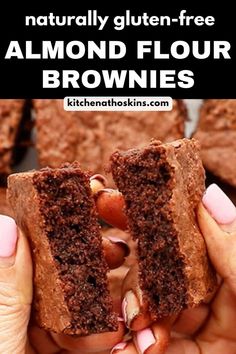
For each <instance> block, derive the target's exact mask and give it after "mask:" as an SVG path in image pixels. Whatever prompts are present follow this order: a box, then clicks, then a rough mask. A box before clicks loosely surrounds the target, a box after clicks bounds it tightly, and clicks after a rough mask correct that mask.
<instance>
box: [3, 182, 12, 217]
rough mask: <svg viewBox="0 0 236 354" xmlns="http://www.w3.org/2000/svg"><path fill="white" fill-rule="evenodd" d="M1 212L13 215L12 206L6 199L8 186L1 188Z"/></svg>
mask: <svg viewBox="0 0 236 354" xmlns="http://www.w3.org/2000/svg"><path fill="white" fill-rule="evenodd" d="M0 214H2V215H8V216H12V213H11V208H10V207H9V205H8V203H7V200H6V188H0Z"/></svg>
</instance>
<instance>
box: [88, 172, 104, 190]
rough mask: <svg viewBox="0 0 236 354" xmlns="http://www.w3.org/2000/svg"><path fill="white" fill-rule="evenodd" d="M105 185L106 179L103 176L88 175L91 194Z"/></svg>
mask: <svg viewBox="0 0 236 354" xmlns="http://www.w3.org/2000/svg"><path fill="white" fill-rule="evenodd" d="M106 185H107V180H106V178H105V177H104V176H102V175H100V174H96V175H93V176H92V177H90V188H91V189H92V193H93V194H96V193H97V192H98V191H99V190H100V189H103V188H105V187H106Z"/></svg>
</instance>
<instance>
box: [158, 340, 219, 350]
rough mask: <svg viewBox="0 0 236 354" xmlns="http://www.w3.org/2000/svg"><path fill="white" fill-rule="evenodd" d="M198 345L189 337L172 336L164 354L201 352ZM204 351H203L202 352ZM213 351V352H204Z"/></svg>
mask: <svg viewBox="0 0 236 354" xmlns="http://www.w3.org/2000/svg"><path fill="white" fill-rule="evenodd" d="M201 353H203V352H201V351H200V348H199V346H198V345H197V344H196V343H195V342H194V341H192V340H190V339H176V338H173V339H172V340H171V342H170V345H169V346H168V348H167V350H166V352H165V354H201ZM204 353H205V352H204ZM206 353H209V354H210V353H214V352H206Z"/></svg>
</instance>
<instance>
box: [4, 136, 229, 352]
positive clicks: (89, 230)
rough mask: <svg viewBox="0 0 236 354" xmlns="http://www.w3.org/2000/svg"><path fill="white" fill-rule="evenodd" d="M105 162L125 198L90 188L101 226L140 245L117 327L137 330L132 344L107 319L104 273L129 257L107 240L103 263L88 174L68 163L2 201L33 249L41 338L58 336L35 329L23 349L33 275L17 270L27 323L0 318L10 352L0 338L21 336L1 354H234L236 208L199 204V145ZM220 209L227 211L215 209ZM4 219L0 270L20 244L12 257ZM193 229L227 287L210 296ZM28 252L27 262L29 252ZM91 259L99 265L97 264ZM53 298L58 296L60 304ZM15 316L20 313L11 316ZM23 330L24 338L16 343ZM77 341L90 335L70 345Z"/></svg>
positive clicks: (208, 270) (212, 281)
mask: <svg viewBox="0 0 236 354" xmlns="http://www.w3.org/2000/svg"><path fill="white" fill-rule="evenodd" d="M111 162H112V165H111V169H112V172H113V177H114V180H115V182H116V184H117V186H118V188H119V190H120V191H121V192H122V193H123V194H121V193H120V192H118V191H114V190H109V189H102V190H101V188H103V187H104V186H103V179H102V178H101V177H98V178H93V179H92V180H90V187H92V190H93V191H94V192H96V197H95V202H96V206H97V211H98V213H99V215H100V217H101V218H103V219H104V220H105V221H107V222H108V223H109V224H111V225H114V226H116V227H119V228H121V229H126V228H127V225H128V228H129V230H130V232H131V235H132V236H133V238H134V239H136V240H137V250H138V252H137V255H138V262H137V263H138V267H137V264H136V265H135V266H134V267H133V268H132V269H131V270H130V272H129V273H128V275H127V276H126V279H125V280H124V284H123V290H122V291H123V298H124V299H123V306H122V308H123V315H124V316H123V317H124V320H125V322H126V325H127V327H128V328H130V329H131V330H132V331H131V336H129V337H128V336H125V337H124V334H125V326H124V323H123V322H120V323H119V324H118V321H117V314H116V315H115V313H114V312H113V311H112V306H110V305H111V299H110V298H109V296H110V295H109V292H108V288H107V282H106V274H105V272H106V271H107V267H106V266H105V264H106V263H107V264H109V266H110V268H115V267H117V266H119V265H121V264H122V262H123V260H124V257H125V256H126V255H127V253H128V250H127V248H126V246H125V245H124V243H123V242H122V241H121V242H119V241H118V242H117V240H114V238H111V239H110V240H109V239H106V241H104V242H103V248H104V251H105V252H103V251H102V249H101V238H100V235H99V232H98V225H97V221H96V218H94V216H95V215H96V214H97V212H96V210H95V209H96V208H95V204H94V200H93V198H92V193H91V188H89V179H88V174H86V173H85V174H84V172H83V171H82V170H81V169H80V167H79V165H78V164H77V163H74V164H72V165H69V164H66V165H65V166H62V167H61V168H60V169H55V170H52V169H43V170H41V171H38V172H37V171H31V172H29V173H22V174H16V175H13V176H11V177H10V178H9V190H8V196H9V201H10V203H11V206H12V208H13V210H14V215H15V217H16V220H17V223H18V225H19V226H20V227H21V228H22V230H23V231H24V233H25V234H26V235H27V236H29V239H30V240H31V242H32V251H33V253H32V255H33V260H34V265H35V266H36V268H35V272H34V274H35V276H34V286H35V295H34V308H35V310H36V315H37V316H36V319H37V321H38V324H39V325H40V326H41V327H42V328H45V329H47V330H48V331H50V330H51V331H53V332H55V333H54V334H50V333H49V332H45V331H43V330H42V329H39V328H38V327H36V324H35V322H33V318H32V320H31V325H30V326H29V343H31V344H32V348H31V347H30V344H26V340H27V322H28V319H29V313H30V302H31V297H32V291H31V287H32V274H31V268H30V267H29V270H28V271H29V272H28V273H24V269H25V265H24V264H23V263H22V265H23V266H22V272H20V273H19V274H20V275H21V277H18V276H17V274H18V272H16V271H15V272H13V277H11V276H10V283H12V284H11V285H12V288H13V289H15V290H16V293H17V294H19V296H18V295H17V301H16V303H17V305H19V308H20V310H22V308H23V311H24V314H21V316H20V317H21V318H22V319H25V326H24V325H22V322H21V324H19V321H18V320H17V318H18V317H17V315H15V316H12V324H11V321H9V319H8V318H7V317H3V318H2V322H3V323H2V326H1V327H2V328H3V332H2V333H3V341H2V345H3V346H4V342H5V343H7V340H6V338H4V333H6V332H7V329H9V327H11V328H12V331H11V335H10V336H8V337H9V338H14V334H16V333H17V339H18V342H17V341H14V343H13V345H15V347H11V346H10V345H12V342H11V341H10V344H9V343H7V344H6V345H7V349H6V347H3V353H4V350H5V349H6V350H5V352H6V353H7V352H8V351H9V349H10V350H12V348H13V349H14V353H22V352H23V353H24V352H25V351H26V349H25V348H26V345H28V348H27V350H28V352H29V353H31V352H32V353H34V349H35V350H36V351H37V353H40V354H41V353H44V354H49V353H50V354H51V353H61V354H62V353H63V354H76V353H78V352H80V353H84V352H97V353H101V354H105V353H106V354H107V350H109V348H112V347H113V350H112V352H115V351H121V352H122V351H123V353H127V354H129V353H131V354H132V353H137V352H138V353H147V354H149V353H150V354H152V353H168V354H183V353H185V354H193V353H194V354H195V353H196V354H198V353H200V352H201V353H202V354H211V353H213V352H214V354H218V352H219V353H222V351H223V350H225V349H226V348H227V354H231V353H232V354H233V353H234V352H235V351H234V349H235V341H236V340H235V334H234V332H233V330H232V329H231V328H230V326H231V325H232V323H234V321H235V317H236V306H235V304H234V303H235V298H236V289H235V288H236V286H235V278H236V265H235V261H234V252H235V247H236V246H235V241H236V240H235V238H236V233H235V232H234V230H235V227H234V225H236V221H235V219H236V209H235V207H234V205H233V204H232V203H231V202H230V201H229V200H228V199H227V198H226V196H225V195H224V194H223V193H222V192H221V191H220V190H219V188H218V187H216V186H215V185H213V186H211V187H210V188H209V189H208V190H207V192H206V193H205V195H204V196H203V191H204V170H203V168H202V164H201V160H200V158H199V147H198V144H197V143H196V142H195V141H194V140H192V141H191V140H186V139H184V140H182V141H180V140H179V141H176V142H173V143H171V144H161V143H160V142H158V141H153V142H152V143H151V144H150V145H149V146H147V147H144V148H141V149H135V150H130V151H128V152H125V153H119V152H117V153H114V154H113V155H112V157H111ZM202 196H203V200H202V202H203V205H202V204H201V203H200V201H201V198H202ZM45 201H46V202H45ZM199 203H200V206H199ZM219 205H220V208H222V209H223V210H219ZM42 206H44V207H43V208H42ZM124 206H125V209H123V207H124ZM180 206H181V207H180ZM64 207H66V209H65V208H64ZM123 210H125V213H126V216H125V215H124V214H123ZM196 210H197V217H196ZM48 215H50V217H48ZM3 219H4V218H3ZM32 219H33V220H35V225H34V226H33V227H32ZM4 220H5V221H4ZM4 220H3V223H2V225H3V230H4V229H6V230H7V228H8V227H9V225H10V227H9V229H10V231H12V230H13V232H11V234H12V235H13V236H9V235H8V233H6V235H5V238H4V237H3V238H2V241H3V246H2V257H3V265H5V266H6V268H7V267H8V268H10V269H14V268H15V264H16V260H17V257H18V254H22V251H21V248H20V244H21V243H20V240H25V238H24V236H22V235H21V234H20V237H19V239H18V243H17V252H15V244H16V241H17V232H16V226H15V224H14V222H13V220H12V219H9V218H8V219H4ZM83 220H86V222H85V224H84V222H82V221H83ZM0 221H1V220H0ZM4 222H6V225H8V226H7V227H5V224H4ZM13 225H14V227H13ZM198 225H199V227H200V229H201V231H202V234H203V236H204V238H205V242H206V244H207V247H208V251H209V255H210V258H211V261H212V263H213V265H214V267H215V268H216V270H217V272H218V274H219V276H220V277H221V279H222V280H221V283H220V284H219V285H218V290H217V293H216V295H215V290H216V287H217V284H216V277H215V273H214V271H213V270H212V267H211V264H210V263H209V261H208V258H207V253H206V247H205V243H204V240H203V238H202V236H201V234H200V232H199V227H198ZM62 230H63V232H62ZM64 236H65V237H64ZM72 239H73V242H71V241H70V240H72ZM81 242H82V246H81ZM4 245H5V246H4ZM6 245H7V246H6ZM45 245H48V246H47V247H45ZM75 245H76V247H75ZM0 246H1V244H0ZM25 246H26V248H25V250H26V251H25V255H26V256H27V254H28V261H29V262H30V255H29V251H28V249H27V243H26V242H25ZM69 250H70V251H69ZM95 250H97V251H98V253H96V254H97V256H93V254H94V252H95ZM0 251H1V247H0ZM14 252H15V253H16V255H15V256H14ZM219 252H221V255H222V257H221V259H219V257H218V254H219ZM4 254H5V255H4ZM23 254H24V253H23ZM104 256H105V258H106V261H105V260H104ZM47 257H48V258H47ZM45 260H46V261H45ZM81 260H82V263H81ZM71 262H72V263H71ZM103 265H104V266H103ZM18 266H19V264H18ZM40 267H42V268H40ZM40 269H41V270H40ZM45 269H48V271H47V272H45ZM97 272H98V273H97ZM6 274H8V273H7V272H6ZM54 274H55V276H54ZM70 274H72V277H70ZM1 275H2V278H3V284H4V285H5V281H4V276H3V273H2V274H0V276H1ZM10 275H11V272H10ZM24 275H26V277H25V278H24V282H23V280H22V277H24ZM89 275H91V276H90V278H91V277H92V279H94V280H93V283H91V281H90V278H89ZM47 276H48V278H49V279H51V281H50V282H48V280H47ZM68 277H69V278H68ZM0 281H1V279H0ZM10 283H8V284H10ZM46 283H47V284H46ZM27 284H29V286H27ZM45 286H46V287H47V290H45ZM71 287H72V288H71ZM10 288H11V287H10ZM87 288H88V289H90V290H89V291H87V290H86V289H87ZM26 289H29V291H26ZM70 289H73V291H71V290H70ZM141 289H142V290H141ZM0 291H1V288H0ZM3 292H4V289H3ZM21 293H22V296H21ZM48 294H51V295H50V297H49V298H48ZM55 294H59V300H57V296H55ZM10 297H11V294H10ZM25 299H26V300H27V303H26V301H25ZM60 299H62V300H63V301H62V300H60ZM5 301H6V298H5ZM104 301H105V302H104ZM22 303H23V304H24V305H25V304H26V308H25V306H23V307H22ZM49 304H50V305H49ZM88 304H89V306H88ZM104 304H108V306H105V307H104ZM109 304H110V305H109ZM4 306H5V304H4V301H3V308H4ZM64 309H66V311H67V313H66V316H64ZM104 310H105V312H104ZM12 312H14V313H17V311H15V307H13V308H12ZM12 312H11V313H12ZM104 315H105V317H104ZM101 316H102V317H101ZM101 319H102V321H101ZM216 319H217V320H216ZM0 320H1V319H0ZM4 320H5V322H4ZM112 321H113V322H112ZM9 323H10V325H9ZM111 325H112V326H111ZM18 326H21V330H19V331H18V332H17V331H16V329H15V328H16V327H17V328H19V327H18ZM5 328H6V330H5V331H4V329H5ZM117 328H118V331H116V330H117ZM110 330H111V332H110ZM112 330H115V332H112ZM172 331H174V335H173V336H172V338H171V340H170V334H171V332H172ZM102 332H106V333H104V334H101V333H102ZM8 333H9V331H8ZM66 334H70V335H72V336H68V335H66ZM75 334H76V335H81V334H84V335H87V336H85V337H78V336H77V337H74V336H73V335H75ZM89 334H92V335H89ZM124 338H125V340H124ZM168 342H170V345H169V346H168ZM117 343H118V344H117ZM18 348H19V349H18ZM33 348H34V349H33ZM26 352H27V351H26Z"/></svg>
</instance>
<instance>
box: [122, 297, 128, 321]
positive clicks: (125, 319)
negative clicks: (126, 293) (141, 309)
mask: <svg viewBox="0 0 236 354" xmlns="http://www.w3.org/2000/svg"><path fill="white" fill-rule="evenodd" d="M126 309H127V301H126V298H125V297H124V299H123V301H122V305H121V310H122V315H123V318H124V321H125V323H127V315H126Z"/></svg>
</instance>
